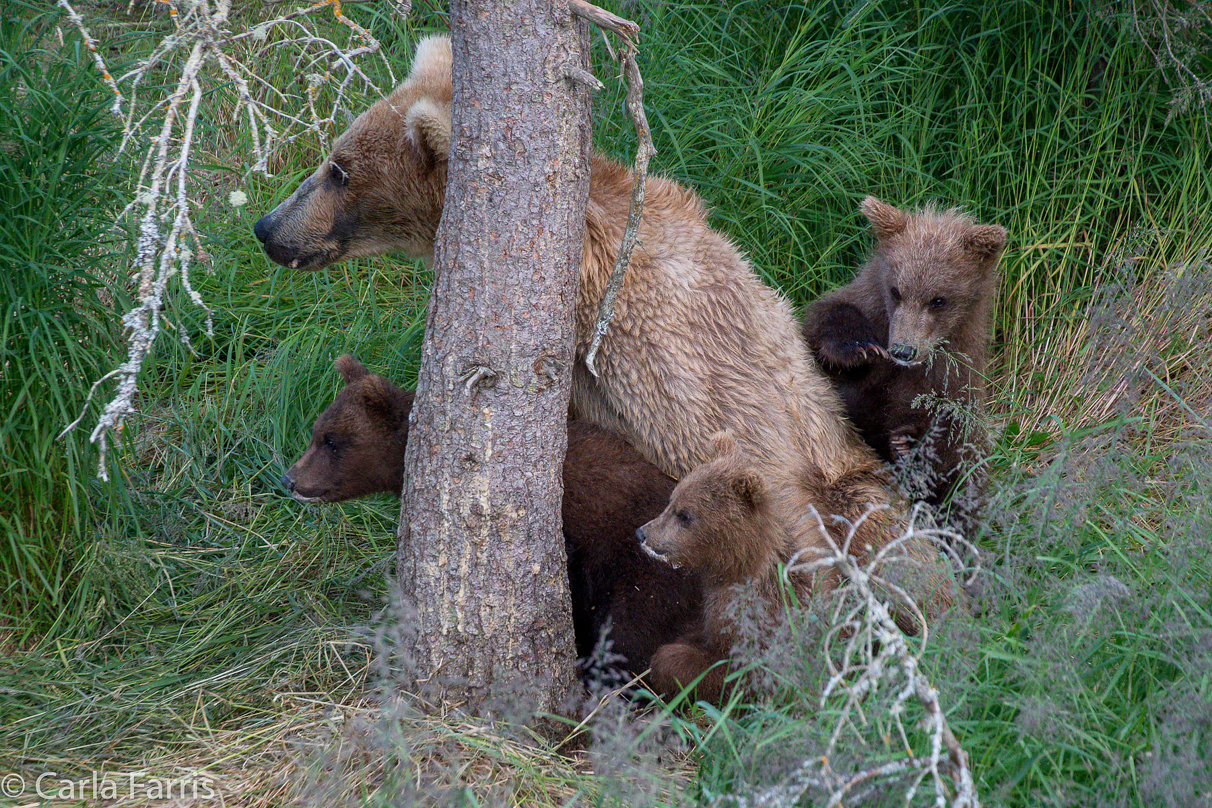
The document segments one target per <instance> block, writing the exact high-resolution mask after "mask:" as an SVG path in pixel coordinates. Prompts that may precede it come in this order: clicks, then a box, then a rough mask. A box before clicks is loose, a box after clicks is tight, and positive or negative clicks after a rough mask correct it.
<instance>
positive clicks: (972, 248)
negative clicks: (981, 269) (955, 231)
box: [960, 224, 1006, 258]
mask: <svg viewBox="0 0 1212 808" xmlns="http://www.w3.org/2000/svg"><path fill="white" fill-rule="evenodd" d="M960 243H961V244H963V246H964V251H965V252H967V253H968V254H970V255H974V256H977V257H978V258H993V257H994V256H996V255H997V254H998V253H1000V252H1001V251H1002V250H1003V249H1004V248H1005V246H1006V228H1004V227H999V226H997V225H995V224H978V225H973V226H972V227H969V228H968V229H967V230H966V231H965V232H964V235H963V236H961V238H960Z"/></svg>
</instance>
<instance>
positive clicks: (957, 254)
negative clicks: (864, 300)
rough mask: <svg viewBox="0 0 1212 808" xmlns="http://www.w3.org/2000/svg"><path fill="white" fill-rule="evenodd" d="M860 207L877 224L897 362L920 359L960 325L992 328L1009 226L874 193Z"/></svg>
mask: <svg viewBox="0 0 1212 808" xmlns="http://www.w3.org/2000/svg"><path fill="white" fill-rule="evenodd" d="M862 211H863V214H864V215H865V216H866V217H867V219H868V220H869V221H870V222H871V226H872V228H873V229H874V230H875V236H876V254H875V257H874V258H873V259H872V261H871V264H870V267H871V271H875V272H877V273H879V278H878V280H879V281H880V283H879V286H880V287H881V288H882V293H883V296H884V305H885V307H886V310H887V312H888V353H890V354H891V355H892V358H893V359H894V360H896V361H897V362H898V363H900V364H902V365H916V364H919V363H921V362H924V361H926V360H927V359H928V358H930V355H931V354H932V353H933V352H934V350H935V349H936V348H938V347H940V346H941V345H943V344H944V343H946V342H947V341H948V340H950V339H952V337H953V336H954V335H955V334H957V332H958V331H959V330H960V329H961V328H964V327H967V326H975V327H977V328H987V324H986V323H985V322H984V320H986V319H987V316H988V314H987V312H988V311H989V307H990V306H991V305H992V302H993V297H994V295H995V293H996V291H997V262H998V260H999V259H1000V258H1001V255H1002V250H1003V249H1004V248H1005V246H1006V230H1005V228H1003V227H999V226H997V225H995V224H976V223H974V222H973V221H972V219H971V218H969V217H968V216H965V215H963V214H961V213H960V212H959V210H958V209H957V208H952V209H951V210H947V211H942V212H940V211H936V210H934V209H933V208H926V209H924V210H922V211H918V212H917V213H906V212H904V211H902V210H900V209H898V208H895V207H893V206H892V205H889V204H887V203H885V202H881V201H880V200H878V199H876V198H875V197H873V196H869V197H867V198H866V199H864V200H863V204H862ZM977 321H980V322H977Z"/></svg>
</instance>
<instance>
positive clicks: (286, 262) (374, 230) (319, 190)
mask: <svg viewBox="0 0 1212 808" xmlns="http://www.w3.org/2000/svg"><path fill="white" fill-rule="evenodd" d="M450 103H451V78H450V40H449V39H448V38H447V37H444V36H431V37H429V38H427V39H424V40H422V41H421V43H420V44H419V45H418V46H417V54H416V57H415V58H414V60H413V64H412V72H411V73H410V74H409V76H408V78H407V79H406V80H405V81H404V82H403V83H402V84H401V85H400V86H399V87H397V88H396V89H395V90H394V91H393V92H392V93H391V95H389V96H387V97H386V98H384V99H383V100H381V101H379V102H378V103H376V104H375V105H374V106H372V107H371V108H370V109H368V110H366V111H365V112H363V113H362V114H361V115H360V116H358V118H357V120H355V121H354V122H353V124H352V125H351V126H350V127H349V129H348V130H347V131H346V132H345V133H344V134H343V135H341V137H339V138H338V139H337V142H336V144H335V145H334V146H333V150H332V154H331V155H330V156H329V157H328V159H327V160H325V161H324V162H323V163H321V164H320V167H319V168H317V169H316V171H315V173H313V174H312V175H311V176H310V177H308V178H307V179H305V180H303V184H302V185H300V186H299V187H298V188H297V189H296V190H295V192H294V193H293V194H291V195H290V197H289V198H288V199H287V200H286V201H285V202H283V203H282V204H280V205H278V207H276V208H274V209H273V210H272V211H270V212H269V213H267V214H265V216H263V217H262V218H261V220H260V221H258V222H257V224H256V225H255V226H254V228H253V232H254V233H255V234H256V236H257V239H258V240H259V241H260V242H261V243H262V244H263V245H264V246H265V252H266V254H268V255H269V257H270V258H271V259H273V260H274V261H276V262H277V263H279V264H281V265H283V266H286V267H290V268H292V269H309V270H314V269H319V268H321V267H324V266H327V265H329V264H331V263H334V262H336V261H340V260H341V259H343V258H356V257H358V256H364V255H379V254H381V253H387V252H396V251H399V252H403V253H405V254H407V255H408V256H410V257H413V258H416V257H425V256H430V255H432V254H433V239H434V233H435V232H436V230H437V227H438V219H439V218H440V217H441V215H442V202H443V199H444V197H445V194H446V160H447V157H448V155H449V154H450Z"/></svg>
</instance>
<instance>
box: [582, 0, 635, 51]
mask: <svg viewBox="0 0 1212 808" xmlns="http://www.w3.org/2000/svg"><path fill="white" fill-rule="evenodd" d="M568 6H569V8H571V9H572V13H573V14H576V15H577V16H578V17H580V18H582V19H585V20H588V21H589V22H591V23H593V24H594V25H596V26H597V27H599V28H605V29H606V30H607V31H613V32H614V33H615V34H617V35H618V36H619V37H621V38H622V39H624V40H626V41H627V44H628V45H632V46H634V45H635V44H636V40H638V39H639V37H640V26H639V25H637V24H636V23H634V22H632V21H631V20H625V19H623V18H622V17H618V16H616V15H614V14H611V13H610V12H609V11H607V10H606V9H604V8H598V7H597V6H595V5H594V4H593V3H587V2H586V1H585V0H569V2H568Z"/></svg>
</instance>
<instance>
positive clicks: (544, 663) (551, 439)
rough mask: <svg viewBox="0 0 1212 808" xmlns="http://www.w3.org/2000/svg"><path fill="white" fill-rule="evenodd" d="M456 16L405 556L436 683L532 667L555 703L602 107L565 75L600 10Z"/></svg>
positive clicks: (426, 660) (531, 2)
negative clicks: (576, 370) (564, 528)
mask: <svg viewBox="0 0 1212 808" xmlns="http://www.w3.org/2000/svg"><path fill="white" fill-rule="evenodd" d="M450 26H451V39H452V46H453V55H454V111H453V133H452V144H451V155H450V164H449V179H448V184H447V190H446V207H445V211H444V213H443V216H442V221H441V224H440V226H439V228H438V233H437V242H436V247H435V256H434V275H435V281H434V285H433V290H432V292H431V295H430V301H429V310H428V313H427V316H426V328H425V342H424V347H423V349H422V357H421V368H420V374H419V378H418V384H417V398H416V403H415V406H414V408H413V411H412V419H413V420H412V427H411V430H410V433H409V440H408V449H407V456H406V468H407V471H406V475H405V477H406V479H405V483H404V499H403V503H402V506H401V516H400V530H399V549H398V553H397V569H398V574H399V578H400V584H401V588H402V590H403V591H404V592H405V593H407V595H408V596H409V597H411V598H412V599H413V600H414V603H413V604H412V605H413V606H414V607H415V614H416V618H415V619H416V626H415V631H416V637H417V647H416V649H415V653H416V660H417V667H418V669H417V671H416V676H417V680H418V683H424V684H425V685H426V686H427V688H428V690H427V692H428V693H429V694H430V695H433V696H438V697H440V698H443V699H444V700H446V701H448V702H454V703H459V704H462V705H463V706H464V707H465V708H466V709H468V710H470V711H472V712H476V711H478V710H479V708H480V707H481V706H482V704H483V702H484V700H485V699H486V698H488V697H489V696H490V695H491V693H492V691H493V689H494V688H495V687H501V686H506V687H516V686H517V685H518V683H520V684H521V686H522V687H523V688H524V689H525V691H526V692H527V693H528V694H529V695H530V696H531V697H532V698H533V699H534V704H533V705H532V706H534V707H537V708H538V709H540V710H545V711H552V712H554V711H557V710H558V709H559V707H560V706H561V703H562V702H564V700H565V698H566V697H567V695H568V694H569V693H570V692H571V690H572V688H573V687H574V686H575V681H576V680H575V673H574V661H575V651H574V646H573V632H572V620H571V610H570V603H569V596H568V579H567V569H566V560H565V553H564V543H563V538H562V532H561V524H560V501H561V497H562V494H563V485H562V478H561V466H562V462H563V457H564V451H565V448H566V445H567V437H566V430H565V423H566V418H567V412H568V397H569V390H570V382H571V361H572V360H571V357H572V346H573V317H572V313H573V305H574V303H575V300H576V292H577V284H578V281H579V269H580V265H581V253H582V245H583V239H584V221H585V220H584V207H585V201H586V199H587V197H588V191H589V148H590V125H589V95H588V90H587V89H586V88H585V86H583V85H582V84H578V83H575V82H574V81H571V80H569V79H568V78H567V75H568V73H569V70H570V68H581V69H582V70H585V69H588V66H589V65H588V56H587V54H588V37H587V28H586V26H585V25H584V23H578V22H576V21H575V19H574V17H573V15H572V13H571V12H570V11H569V9H568V4H567V0H562V1H561V0H556V2H552V0H452V2H451V4H450ZM511 682H512V684H511ZM435 687H436V692H435V691H434V690H433V688H435Z"/></svg>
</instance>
